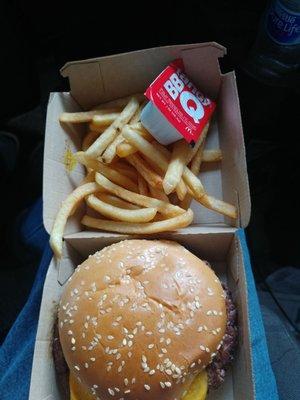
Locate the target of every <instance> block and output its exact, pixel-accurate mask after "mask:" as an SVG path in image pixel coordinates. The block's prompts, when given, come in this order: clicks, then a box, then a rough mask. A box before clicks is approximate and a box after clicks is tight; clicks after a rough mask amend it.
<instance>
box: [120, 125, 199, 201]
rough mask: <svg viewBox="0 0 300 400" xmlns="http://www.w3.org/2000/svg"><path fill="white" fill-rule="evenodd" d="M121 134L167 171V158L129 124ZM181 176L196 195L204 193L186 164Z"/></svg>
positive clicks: (180, 197)
mask: <svg viewBox="0 0 300 400" xmlns="http://www.w3.org/2000/svg"><path fill="white" fill-rule="evenodd" d="M123 136H124V137H125V139H126V140H127V141H128V142H129V143H130V144H132V145H133V146H135V147H136V148H137V149H138V150H139V151H140V152H141V153H142V154H144V155H145V156H146V157H147V159H149V160H151V161H152V162H153V163H154V164H156V165H158V167H159V168H161V169H162V170H163V171H164V172H165V171H167V169H168V165H169V162H168V160H167V158H166V157H165V156H164V155H163V154H162V153H160V152H159V151H158V149H157V148H156V147H154V146H153V145H152V143H149V142H147V140H145V139H144V138H143V137H141V136H140V135H138V134H137V133H136V132H134V131H133V130H132V129H131V128H130V127H129V126H127V127H125V128H124V130H123ZM182 176H183V180H184V181H185V183H186V184H187V185H189V186H190V187H191V189H192V190H193V192H195V194H197V196H199V197H200V196H202V195H203V194H204V188H203V186H202V183H201V181H200V179H198V178H197V177H196V176H195V175H194V174H193V173H192V171H191V170H189V168H187V167H186V166H185V167H184V170H183V174H182ZM177 194H178V192H177ZM178 197H179V199H180V200H181V199H182V195H181V194H180V196H179V194H178Z"/></svg>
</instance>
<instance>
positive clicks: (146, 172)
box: [126, 154, 162, 188]
mask: <svg viewBox="0 0 300 400" xmlns="http://www.w3.org/2000/svg"><path fill="white" fill-rule="evenodd" d="M126 160H127V161H128V162H129V163H130V164H131V165H133V166H134V167H135V169H136V170H137V171H138V172H139V173H140V174H141V175H142V177H143V178H144V179H145V180H146V181H147V182H148V183H149V185H150V186H152V187H155V188H161V187H162V177H161V176H159V175H158V174H157V173H156V172H154V171H153V170H152V169H151V167H150V165H149V164H147V163H146V161H144V160H143V159H142V158H141V157H140V156H139V155H138V154H131V155H130V156H128V157H127V158H126Z"/></svg>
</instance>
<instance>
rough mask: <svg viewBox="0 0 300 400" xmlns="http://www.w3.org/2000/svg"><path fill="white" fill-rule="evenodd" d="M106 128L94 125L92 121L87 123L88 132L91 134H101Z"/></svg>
mask: <svg viewBox="0 0 300 400" xmlns="http://www.w3.org/2000/svg"><path fill="white" fill-rule="evenodd" d="M106 128H107V126H105V125H95V124H94V123H93V121H91V122H90V123H89V130H90V131H92V132H98V133H103V132H104V131H105V129H106Z"/></svg>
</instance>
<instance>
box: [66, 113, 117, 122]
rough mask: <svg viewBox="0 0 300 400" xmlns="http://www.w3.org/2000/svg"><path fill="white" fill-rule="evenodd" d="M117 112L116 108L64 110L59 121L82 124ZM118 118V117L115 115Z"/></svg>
mask: <svg viewBox="0 0 300 400" xmlns="http://www.w3.org/2000/svg"><path fill="white" fill-rule="evenodd" d="M113 113H116V110H115V109H113V110H92V111H80V112H73V113H69V112H64V113H62V114H60V116H59V121H60V122H66V123H72V124H80V123H83V122H91V121H92V120H93V118H94V117H96V116H97V117H100V118H101V117H102V116H103V117H104V116H107V115H110V114H113ZM115 118H116V117H115Z"/></svg>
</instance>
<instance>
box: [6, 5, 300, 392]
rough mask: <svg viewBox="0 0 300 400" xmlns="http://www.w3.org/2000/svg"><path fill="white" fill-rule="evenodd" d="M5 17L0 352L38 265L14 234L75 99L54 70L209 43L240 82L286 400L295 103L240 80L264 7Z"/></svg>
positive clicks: (294, 305)
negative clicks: (53, 133) (66, 97)
mask: <svg viewBox="0 0 300 400" xmlns="http://www.w3.org/2000/svg"><path fill="white" fill-rule="evenodd" d="M62 3H63V4H62ZM108 3H109V4H108ZM0 7H1V12H0V54H1V58H0V67H1V73H0V104H1V107H0V131H6V132H10V133H13V134H14V135H16V136H17V137H18V140H19V153H18V156H17V158H16V159H14V157H13V156H11V157H9V159H10V160H11V165H10V166H9V168H8V170H9V171H8V172H6V171H5V169H4V168H1V171H0V176H1V196H0V206H1V208H0V210H1V224H0V246H1V247H0V249H1V257H0V260H1V262H0V280H1V294H0V339H1V341H2V340H3V339H4V338H5V335H6V334H7V332H8V330H9V328H10V326H11V324H12V323H13V321H14V319H15V318H16V316H17V314H18V312H19V311H20V309H21V308H22V306H23V305H24V302H25V301H26V298H27V296H28V294H29V291H30V288H31V285H32V282H33V279H34V275H35V272H36V268H37V265H38V257H39V256H38V254H37V253H35V252H34V251H32V252H30V253H28V251H27V249H26V245H25V244H24V240H23V238H22V237H21V236H20V229H19V227H20V224H21V221H22V218H23V216H24V212H26V209H28V208H29V207H30V206H31V205H32V204H33V203H34V202H35V201H36V200H37V199H38V198H39V197H40V196H41V190H42V157H43V136H44V126H45V115H46V105H47V100H48V96H49V92H50V91H62V90H68V82H67V81H65V80H63V78H61V76H60V74H59V69H60V68H61V67H62V66H63V64H64V63H65V62H67V61H70V60H75V59H82V58H90V57H98V56H101V55H107V54H113V53H118V52H124V51H130V50H136V49H142V48H147V47H154V46H160V45H169V44H179V43H193V42H204V41H211V40H213V41H217V42H219V43H221V44H223V45H224V46H226V47H227V49H228V55H227V56H226V57H225V58H224V59H223V60H221V68H222V71H223V72H226V71H228V70H230V69H235V70H236V73H237V82H238V88H239V95H240V102H241V112H242V118H243V125H244V135H245V142H246V148H247V163H248V173H249V180H250V187H251V197H252V218H251V222H250V225H249V227H248V228H247V237H248V242H249V247H250V251H251V256H252V263H253V270H254V275H255V279H256V282H257V288H258V292H259V296H260V301H261V305H262V311H263V317H264V323H265V328H266V333H267V339H268V344H269V350H270V356H271V359H272V365H273V368H274V371H275V373H276V378H277V381H278V383H279V386H280V393H281V396H282V398H285V397H284V394H286V388H285V385H286V379H287V378H286V376H284V377H283V376H282V375H281V374H280V371H282V368H285V367H287V366H288V363H289V362H290V358H288V357H289V355H290V354H293V356H292V358H293V359H296V360H298V365H299V363H300V361H299V360H300V356H299V346H298V343H299V342H298V339H299V336H298V333H297V332H299V327H300V306H299V297H297V296H294V297H290V294H291V293H292V294H293V295H294V294H295V295H297V293H298V294H299V292H300V287H299V286H298V284H299V275H298V274H297V271H299V270H298V267H299V258H300V256H299V232H298V230H299V222H300V218H299V211H298V210H299V200H298V194H297V193H298V186H299V182H300V171H299V166H298V165H299V147H298V142H299V141H298V132H299V128H298V127H299V122H300V121H299V97H300V96H299V93H300V92H299V90H298V91H297V88H295V87H291V88H276V87H271V86H266V85H263V84H261V83H259V82H258V81H257V80H255V79H253V78H250V77H249V76H247V74H246V73H245V72H244V66H245V64H246V61H247V56H248V54H249V50H250V49H251V46H252V45H253V43H254V41H255V37H256V34H257V30H258V26H259V20H260V17H261V15H262V13H263V11H264V9H265V7H266V1H263V0H254V1H244V2H240V1H217V0H215V1H214V0H211V1H190V2H188V3H187V2H180V3H179V2H176V1H164V2H163V1H161V2H160V3H158V2H151V3H149V2H128V1H127V2H122V3H121V2H117V1H115V2H112V1H109V2H106V3H105V2H98V3H93V2H80V4H78V5H77V4H75V2H73V3H69V2H61V4H60V3H58V2H55V1H51V2H50V1H49V2H48V1H44V2H39V3H37V2H32V1H7V2H3V1H2V2H1V6H0ZM1 151H2V149H1V148H0V152H1ZM0 157H1V156H0ZM0 166H1V164H0ZM274 274H275V275H274ZM295 276H296V277H297V278H294V277H295ZM297 279H298V282H297ZM280 282H282V284H280ZM274 324H275V328H274ZM278 349H279V350H278ZM280 349H284V351H283V350H282V352H280ZM283 353H284V354H283ZM291 385H292V383H290V384H289V386H291ZM295 388H296V386H295ZM298 388H299V387H298ZM295 393H296V391H295ZM286 398H289V399H293V398H295V399H296V397H286ZM297 398H300V395H299V397H297Z"/></svg>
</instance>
